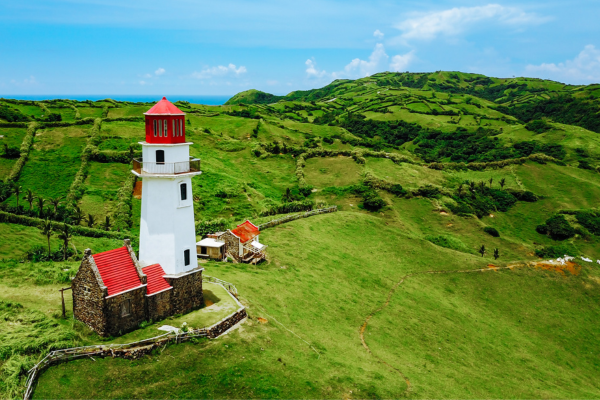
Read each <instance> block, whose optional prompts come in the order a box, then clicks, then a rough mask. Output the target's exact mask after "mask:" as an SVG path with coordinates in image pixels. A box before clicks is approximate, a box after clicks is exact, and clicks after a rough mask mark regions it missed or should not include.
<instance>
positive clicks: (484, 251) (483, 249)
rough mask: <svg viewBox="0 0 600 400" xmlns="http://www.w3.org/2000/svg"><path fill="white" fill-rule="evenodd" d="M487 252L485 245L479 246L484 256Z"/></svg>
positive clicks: (480, 252)
mask: <svg viewBox="0 0 600 400" xmlns="http://www.w3.org/2000/svg"><path fill="white" fill-rule="evenodd" d="M485 253H486V249H485V245H483V244H482V245H481V247H480V248H479V254H481V257H483V256H484V255H485Z"/></svg>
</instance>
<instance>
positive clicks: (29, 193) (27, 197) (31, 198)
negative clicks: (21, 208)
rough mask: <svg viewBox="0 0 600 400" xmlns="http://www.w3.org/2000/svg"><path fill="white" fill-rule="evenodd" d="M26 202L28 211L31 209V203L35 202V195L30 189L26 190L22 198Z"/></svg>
mask: <svg viewBox="0 0 600 400" xmlns="http://www.w3.org/2000/svg"><path fill="white" fill-rule="evenodd" d="M23 199H24V200H25V201H26V202H28V203H29V211H31V209H32V208H33V202H34V201H35V195H34V194H33V192H32V191H31V189H27V194H25V197H24V198H23Z"/></svg>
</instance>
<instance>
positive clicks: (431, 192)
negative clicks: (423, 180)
mask: <svg viewBox="0 0 600 400" xmlns="http://www.w3.org/2000/svg"><path fill="white" fill-rule="evenodd" d="M440 194H441V190H440V188H438V187H435V186H433V185H425V186H421V187H420V188H418V189H417V190H416V191H415V193H414V195H415V196H421V197H426V198H428V199H437V198H438V197H440Z"/></svg>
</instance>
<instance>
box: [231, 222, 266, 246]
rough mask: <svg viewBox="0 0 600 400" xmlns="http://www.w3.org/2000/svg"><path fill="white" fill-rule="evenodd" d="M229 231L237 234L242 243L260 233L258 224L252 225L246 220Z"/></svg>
mask: <svg viewBox="0 0 600 400" xmlns="http://www.w3.org/2000/svg"><path fill="white" fill-rule="evenodd" d="M231 232H233V233H234V234H235V235H236V236H238V237H239V238H240V241H241V242H242V243H246V242H247V241H248V240H250V239H253V238H254V237H256V236H258V235H259V234H260V231H259V230H258V226H256V225H254V224H253V223H252V222H250V221H246V222H244V223H243V224H241V225H238V226H237V228H235V229H232V230H231Z"/></svg>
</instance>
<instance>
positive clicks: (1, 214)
mask: <svg viewBox="0 0 600 400" xmlns="http://www.w3.org/2000/svg"><path fill="white" fill-rule="evenodd" d="M0 222H7V223H10V224H19V225H25V226H34V227H36V228H41V226H42V224H43V223H44V222H45V220H43V219H41V218H33V217H27V216H25V215H17V214H11V213H8V212H5V211H0ZM50 223H51V224H52V227H53V228H54V229H55V230H60V229H61V228H62V226H63V225H65V224H63V223H62V222H56V221H50ZM69 226H70V227H71V229H72V231H73V234H75V235H78V236H86V237H95V238H98V237H107V238H111V239H125V238H127V237H129V236H130V235H131V234H130V233H129V232H114V231H103V230H100V229H94V228H87V227H85V226H80V225H69Z"/></svg>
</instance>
